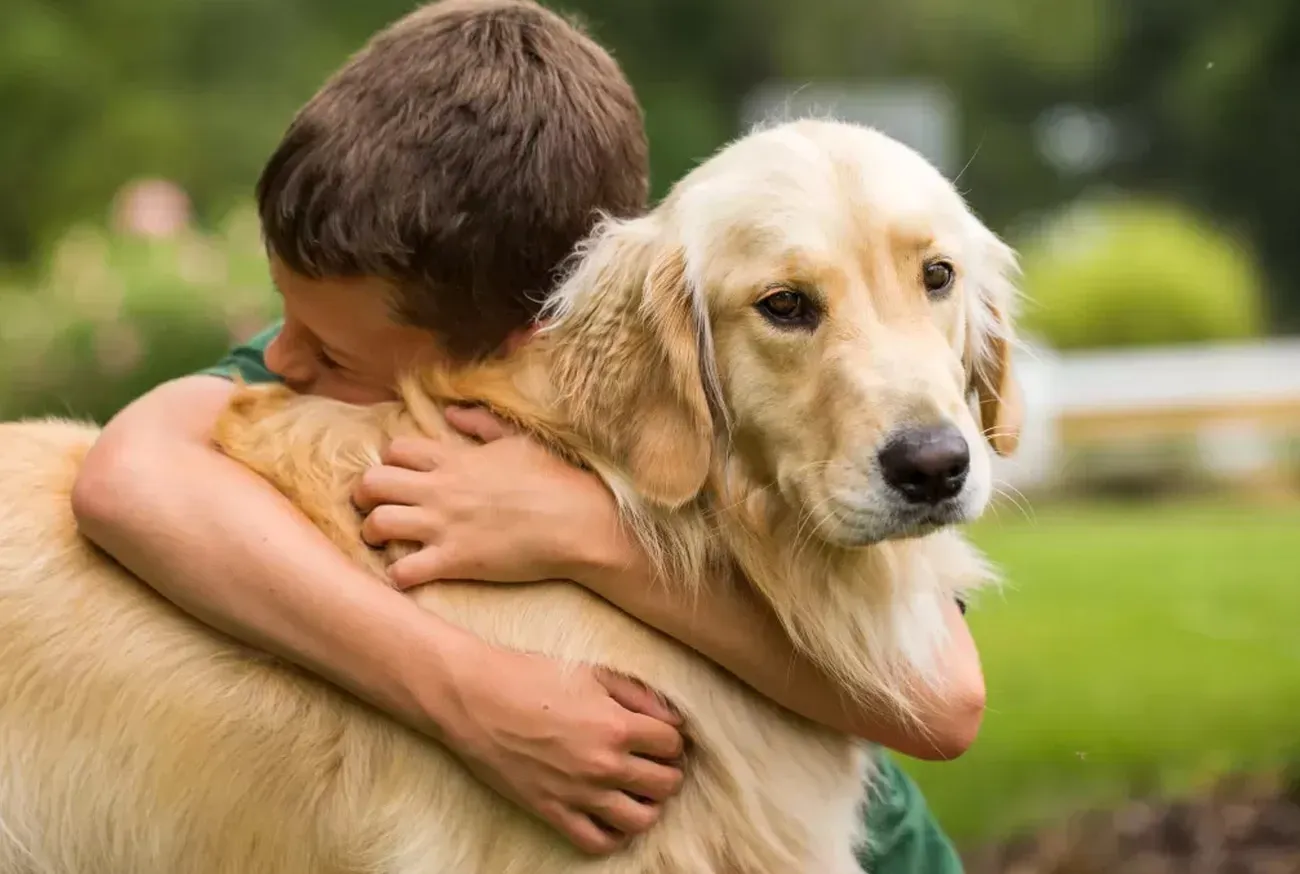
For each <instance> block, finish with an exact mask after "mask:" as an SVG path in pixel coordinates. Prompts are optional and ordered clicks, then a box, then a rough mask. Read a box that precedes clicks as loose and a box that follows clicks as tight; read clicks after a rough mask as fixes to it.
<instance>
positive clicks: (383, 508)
mask: <svg viewBox="0 0 1300 874" xmlns="http://www.w3.org/2000/svg"><path fill="white" fill-rule="evenodd" d="M429 536H430V525H429V518H428V516H427V514H426V513H425V512H424V511H423V510H421V509H419V508H418V507H406V506H403V505H401V504H381V505H380V506H378V507H375V509H374V510H372V511H370V513H368V514H367V515H366V518H365V519H364V520H363V521H362V522H361V539H362V540H364V541H365V542H366V543H368V544H370V545H371V546H383V545H384V544H385V543H389V542H390V541H394V540H406V541H410V542H412V543H421V544H423V543H425V540H426V538H428V537H429Z"/></svg>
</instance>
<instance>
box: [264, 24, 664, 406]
mask: <svg viewBox="0 0 1300 874" xmlns="http://www.w3.org/2000/svg"><path fill="white" fill-rule="evenodd" d="M647 177H648V158H647V146H646V140H645V131H644V126H643V121H642V117H641V111H640V107H639V106H638V105H637V102H636V98H635V95H634V94H633V92H632V89H631V86H630V85H629V84H628V83H627V81H626V80H625V79H624V77H623V75H622V73H621V71H620V70H619V68H618V66H617V64H615V63H614V61H613V59H611V58H610V57H609V55H608V54H606V53H605V52H604V51H603V50H602V49H601V48H600V47H599V46H597V45H596V44H595V43H594V42H593V41H592V40H591V39H589V38H588V37H587V36H585V35H584V34H583V33H582V32H581V31H580V30H578V29H577V28H576V27H575V26H574V25H573V24H570V23H569V22H567V21H565V20H564V19H563V18H561V17H560V16H558V15H556V14H555V13H553V12H550V11H548V10H546V9H544V8H542V7H541V6H538V5H537V4H536V3H533V2H530V0H443V2H439V3H433V4H430V5H428V6H425V7H423V8H421V9H419V10H417V11H415V12H413V13H411V14H410V15H408V16H406V17H405V18H403V19H401V20H400V21H398V22H396V23H395V24H393V25H391V26H390V27H388V28H387V29H385V30H384V31H382V32H380V33H379V34H378V35H376V36H375V37H374V38H373V39H372V40H371V41H370V43H369V44H367V46H366V47H365V48H364V49H363V50H362V51H361V52H359V53H358V54H357V55H355V56H354V57H353V58H352V59H351V60H350V61H349V62H348V64H347V65H346V66H345V67H344V68H343V69H342V70H340V71H339V72H338V73H336V74H335V75H334V76H333V77H332V78H331V79H330V80H329V81H328V82H327V83H326V84H325V86H324V87H323V88H322V89H321V90H320V91H319V92H318V93H317V94H316V95H315V97H313V98H312V99H311V101H310V102H309V103H308V104H307V105H306V106H305V107H303V109H302V110H301V111H300V112H299V113H298V115H297V116H296V117H295V119H294V121H293V123H292V125H291V126H290V128H289V130H288V132H287V133H286V134H285V137H284V139H283V141H282V142H281V144H280V146H279V147H278V148H277V149H276V151H275V153H274V154H273V155H272V157H271V160H270V161H269V162H268V164H267V166H266V169H265V170H264V171H263V173H262V177H261V179H260V180H259V182H258V187H257V197H258V206H259V210H260V213H261V219H262V226H263V231H264V235H265V238H266V242H267V246H268V249H269V252H270V255H271V259H272V272H273V275H274V277H275V279H276V282H277V285H278V286H279V288H280V291H281V292H282V293H283V295H284V297H285V303H286V307H285V322H286V324H285V329H284V331H282V332H281V336H280V337H278V338H277V339H276V341H275V342H274V343H273V344H272V346H271V347H270V348H268V350H267V363H268V365H269V366H270V367H271V368H272V369H273V370H276V371H278V372H280V373H281V374H282V375H283V376H285V377H286V378H287V379H288V380H289V381H290V382H292V383H294V384H296V385H297V386H298V387H299V388H301V389H303V390H307V391H315V392H317V393H322V394H333V395H339V394H340V393H342V394H344V395H347V396H348V399H357V398H359V397H360V394H368V393H367V392H362V393H360V394H358V393H356V392H351V390H350V389H349V386H348V384H350V383H351V384H359V385H364V386H365V387H366V388H367V389H375V390H381V389H387V388H388V387H389V386H390V385H391V383H392V377H393V376H394V375H395V371H396V370H397V369H399V368H400V367H402V366H405V365H407V364H409V363H410V359H411V358H412V357H414V356H415V355H416V354H417V351H418V350H420V349H423V348H425V347H429V346H431V345H434V344H433V343H431V342H430V334H432V337H433V340H435V341H436V346H437V348H438V350H439V351H440V352H441V353H442V354H446V355H450V356H452V357H455V358H458V359H469V358H473V357H477V356H481V355H484V354H488V353H490V352H492V351H494V350H496V349H498V348H500V347H501V345H502V343H503V342H504V341H505V340H506V339H507V338H509V337H510V336H511V335H512V334H513V333H514V332H516V331H518V330H520V329H521V328H524V327H525V326H527V325H528V324H529V323H530V322H531V321H532V320H533V318H534V317H535V316H536V314H537V310H538V308H539V306H540V303H541V300H542V299H543V297H544V296H545V295H546V293H547V292H548V291H549V289H550V286H551V284H552V282H553V279H554V275H555V270H556V267H557V266H558V265H559V263H560V262H561V261H562V260H563V259H564V258H565V257H566V256H567V255H568V254H569V253H570V252H571V251H572V249H573V247H574V245H575V243H577V242H578V241H579V240H580V239H581V238H582V237H583V236H585V235H586V233H587V232H588V231H589V230H590V229H591V227H592V225H593V223H594V222H595V220H596V218H597V214H598V212H607V213H612V214H614V215H630V214H634V213H637V212H639V211H641V210H642V209H643V208H644V206H645V200H646V195H647ZM381 316H382V318H381Z"/></svg>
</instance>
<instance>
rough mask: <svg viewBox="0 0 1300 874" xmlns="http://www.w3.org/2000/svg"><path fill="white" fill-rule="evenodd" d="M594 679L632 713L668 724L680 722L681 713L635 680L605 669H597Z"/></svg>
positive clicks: (678, 723)
mask: <svg viewBox="0 0 1300 874" xmlns="http://www.w3.org/2000/svg"><path fill="white" fill-rule="evenodd" d="M596 679H597V680H599V681H600V684H601V685H602V686H604V687H605V691H607V692H609V697H611V698H613V699H614V700H615V701H617V702H618V703H619V704H621V705H623V707H625V708H627V709H628V710H631V711H632V712H633V713H643V714H645V715H646V716H649V717H652V718H654V719H657V720H659V721H660V722H666V723H668V724H669V725H681V724H682V717H681V715H680V714H678V713H677V711H675V710H674V709H673V708H672V707H671V706H670V705H669V704H668V702H666V701H664V699H662V698H660V697H659V696H658V695H657V694H655V693H654V692H653V691H651V690H650V689H647V688H646V687H645V686H643V685H642V684H640V683H638V682H637V681H636V680H633V679H632V678H630V677H625V676H623V675H622V674H617V673H614V672H613V671H607V670H597V672H596Z"/></svg>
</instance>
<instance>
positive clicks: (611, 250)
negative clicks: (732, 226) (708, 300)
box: [544, 217, 713, 507]
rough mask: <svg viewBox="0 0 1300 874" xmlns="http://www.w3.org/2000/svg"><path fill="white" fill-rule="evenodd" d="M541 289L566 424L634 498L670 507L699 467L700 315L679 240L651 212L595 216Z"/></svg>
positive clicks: (694, 482) (705, 463)
mask: <svg viewBox="0 0 1300 874" xmlns="http://www.w3.org/2000/svg"><path fill="white" fill-rule="evenodd" d="M578 257H579V259H580V260H578V262H577V267H576V268H575V269H574V271H573V272H572V273H571V274H570V275H569V277H568V278H567V279H566V280H565V282H564V283H563V284H562V285H561V287H560V288H559V290H557V291H556V292H555V294H554V295H553V296H552V298H551V300H550V302H549V303H548V306H547V312H546V313H544V316H545V317H548V318H550V319H552V320H553V321H552V325H551V326H550V327H548V328H547V331H548V332H549V333H552V334H553V341H554V343H555V350H556V352H555V355H556V357H555V359H553V365H552V373H553V378H554V379H556V381H557V387H558V388H559V390H560V394H561V398H562V400H563V402H564V403H565V405H566V407H567V412H568V415H569V417H570V421H572V422H573V423H574V425H575V427H576V428H577V429H578V430H579V431H580V432H581V434H582V436H583V437H584V438H586V439H587V440H589V441H590V442H591V444H592V446H593V448H594V449H595V450H596V451H597V452H598V453H600V454H601V455H603V456H605V457H606V458H607V459H608V460H609V461H610V462H612V463H613V464H614V465H615V466H616V467H617V468H619V469H620V470H621V471H622V472H624V473H625V474H626V475H627V476H628V477H629V478H630V480H631V483H632V485H633V486H634V487H635V489H636V490H637V491H638V492H639V493H640V494H641V495H642V496H643V497H645V498H647V499H649V500H651V501H653V502H655V503H657V504H660V505H663V506H667V507H677V506H680V505H682V504H684V503H685V502H687V501H689V500H690V499H691V498H693V497H694V496H695V495H696V494H698V493H699V491H700V489H701V488H702V487H703V485H704V482H705V479H706V478H707V476H708V472H709V464H710V460H711V456H712V449H713V419H712V415H711V413H710V407H709V402H708V398H707V395H706V392H705V388H704V383H703V375H702V372H701V366H700V365H701V361H700V355H701V346H702V345H705V346H707V344H702V342H701V341H702V338H703V337H706V336H707V330H708V326H707V323H706V319H705V316H704V314H703V313H702V312H698V311H697V302H696V299H695V296H694V295H693V293H692V289H690V288H689V287H688V283H687V279H686V264H685V256H684V253H683V252H682V250H681V248H680V247H679V246H676V245H672V244H669V243H668V242H667V241H665V239H664V238H663V236H662V234H661V232H660V229H659V227H658V225H657V224H656V222H655V220H654V219H653V218H651V217H646V218H641V219H634V220H631V221H609V222H606V223H605V224H604V225H603V226H602V227H601V228H600V229H599V230H598V231H597V232H596V233H595V234H594V235H593V236H592V237H591V239H590V240H589V241H588V242H587V243H586V244H585V245H584V246H583V247H582V249H581V250H580V251H579V253H578Z"/></svg>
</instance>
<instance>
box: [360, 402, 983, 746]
mask: <svg viewBox="0 0 1300 874" xmlns="http://www.w3.org/2000/svg"><path fill="white" fill-rule="evenodd" d="M447 417H448V420H449V421H450V422H451V423H452V424H453V425H454V426H456V427H457V428H459V429H461V430H463V431H465V432H466V433H469V434H472V435H474V436H476V437H478V438H480V439H482V440H484V441H486V442H487V445H485V446H471V447H455V446H452V445H451V444H448V443H445V442H443V443H435V442H433V441H427V440H411V441H395V442H394V444H393V445H392V446H391V447H389V449H388V452H387V455H386V462H387V463H386V464H385V465H384V466H382V467H376V468H374V469H372V470H371V471H370V472H369V473H368V474H367V476H366V477H365V478H364V480H363V482H364V487H363V488H362V489H359V493H358V495H357V501H358V504H359V505H360V506H363V507H365V508H371V507H377V506H381V505H386V504H387V505H397V506H400V510H399V511H398V512H394V513H389V514H385V513H374V514H372V516H371V517H370V518H369V519H368V520H367V526H366V536H367V539H369V540H371V542H372V543H375V544H379V543H382V542H384V541H385V540H390V539H400V540H415V541H420V542H423V543H425V544H433V545H429V546H426V547H425V548H424V549H422V550H421V551H419V552H417V553H415V554H413V555H411V556H408V557H407V558H404V559H402V560H401V561H399V562H397V563H396V564H394V565H393V566H392V567H391V568H390V569H389V574H390V576H391V577H392V578H393V580H394V582H395V583H397V584H398V585H399V586H402V587H412V586H417V585H422V584H424V583H428V582H430V581H433V580H439V579H476V580H495V581H499V582H525V581H530V580H539V579H551V578H554V579H572V580H575V581H576V582H579V583H581V584H582V585H584V586H586V587H587V588H589V589H591V590H592V591H593V592H595V593H596V594H598V595H600V596H601V597H603V598H605V599H606V600H608V601H610V602H611V603H613V604H615V605H616V606H618V607H619V608H620V609H622V610H623V611H625V612H627V613H630V614H631V615H633V616H636V617H637V618H638V619H640V620H641V621H643V622H645V623H647V624H648V625H651V626H653V627H655V628H657V629H659V630H660V631H662V632H664V633H665V634H667V635H669V636H670V637H673V638H675V639H677V640H679V641H681V642H682V643H684V644H686V645H687V646H689V647H691V648H692V649H694V650H696V651H697V652H699V653H701V654H702V655H704V656H705V657H707V658H708V659H710V660H711V661H713V662H715V663H716V664H718V665H720V666H722V667H723V668H726V669H727V670H728V671H730V672H731V673H733V674H735V675H736V676H737V677H738V678H740V679H741V680H742V681H744V682H745V683H746V684H748V685H749V686H751V687H753V688H754V689H755V690H756V691H758V692H760V693H761V694H763V695H764V696H766V697H767V698H770V699H771V700H773V701H775V702H776V703H778V704H780V705H781V706H783V707H785V708H787V709H789V710H792V711H794V712H795V713H798V714H800V715H801V716H804V717H806V718H808V719H811V720H813V721H814V722H818V723H821V724H823V725H826V726H829V727H831V728H835V729H837V730H839V731H845V732H848V733H850V734H853V735H856V736H858V737H862V738H864V739H867V740H871V741H874V742H876V743H880V744H882V745H884V746H887V747H889V748H891V749H894V750H897V751H899V752H902V753H904V754H907V755H911V756H915V757H917V758H923V759H950V758H954V757H956V756H960V755H961V754H962V753H964V752H965V751H966V749H967V748H968V747H969V746H970V745H971V743H972V742H973V741H974V739H975V735H976V734H977V733H978V730H979V726H980V723H981V721H982V718H983V713H984V678H983V672H982V670H981V667H980V661H979V655H978V652H977V651H976V648H975V644H974V641H973V640H972V638H971V635H970V631H969V629H968V628H967V627H966V622H965V620H964V618H963V617H962V615H961V611H960V610H959V608H958V607H957V605H956V604H955V603H954V604H952V605H951V607H950V610H949V615H948V625H949V636H948V644H947V647H946V649H945V651H944V652H943V653H941V654H939V669H940V673H941V676H943V678H944V679H945V680H946V683H945V686H944V688H943V689H941V690H935V692H934V693H933V694H930V695H929V696H927V698H926V700H923V701H921V702H919V705H920V706H919V708H918V711H919V712H918V713H917V714H916V716H917V717H918V719H917V720H915V721H914V720H911V719H908V718H905V717H903V716H901V715H899V714H896V713H892V712H890V711H889V710H887V709H884V708H881V707H877V706H872V705H871V704H870V703H868V702H862V701H858V700H854V699H852V698H850V697H849V696H848V695H846V694H845V692H844V690H843V689H842V688H841V687H840V686H839V685H838V684H837V683H836V682H835V681H834V680H832V679H831V678H830V677H828V676H827V675H826V674H824V673H823V672H822V671H821V670H820V669H818V668H817V667H816V665H814V664H813V663H812V661H811V660H809V659H808V658H807V657H805V656H804V655H802V654H801V653H800V652H799V651H798V650H797V649H796V647H795V645H794V644H793V642H792V641H791V640H790V639H789V636H788V635H787V634H786V633H785V631H784V629H783V628H782V627H781V625H780V623H779V621H778V620H777V618H776V616H775V615H774V614H773V613H772V612H771V611H770V610H769V609H768V608H767V607H766V606H765V605H763V604H761V603H759V602H758V601H757V600H755V599H752V598H750V597H748V596H746V594H745V593H744V592H743V590H740V589H738V588H737V587H734V586H716V587H706V592H705V593H704V594H702V595H701V596H700V597H699V598H695V599H692V600H691V601H687V600H686V599H680V598H674V597H670V595H669V593H668V592H667V591H666V590H665V588H664V587H663V586H662V585H660V584H658V583H657V582H655V581H654V580H653V578H652V573H651V571H650V569H649V566H648V563H647V560H646V557H645V555H644V554H643V553H642V552H641V550H640V548H639V547H638V546H637V545H636V544H635V543H633V542H632V540H631V538H630V537H629V536H628V535H627V533H626V531H625V529H624V526H623V525H622V524H621V522H620V520H619V517H618V511H617V507H616V506H615V504H614V501H613V498H612V497H611V496H610V495H609V493H608V491H607V490H606V489H605V488H604V486H603V485H601V483H600V482H599V480H597V479H596V478H595V477H594V476H592V475H591V474H588V473H584V472H581V471H578V470H576V469H574V468H571V467H569V466H568V465H567V464H564V463H563V462H561V461H560V460H559V459H557V458H555V457H554V456H553V455H551V454H550V453H548V452H547V451H546V450H544V449H542V448H541V447H540V446H538V445H537V444H536V443H534V442H533V441H531V440H529V439H528V438H526V437H521V436H512V434H511V432H510V429H509V428H508V427H507V426H505V425H504V424H502V423H500V422H498V421H497V420H496V419H494V418H493V417H492V416H491V415H490V414H488V413H486V412H484V411H482V410H457V409H452V410H449V411H448V413H447Z"/></svg>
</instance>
